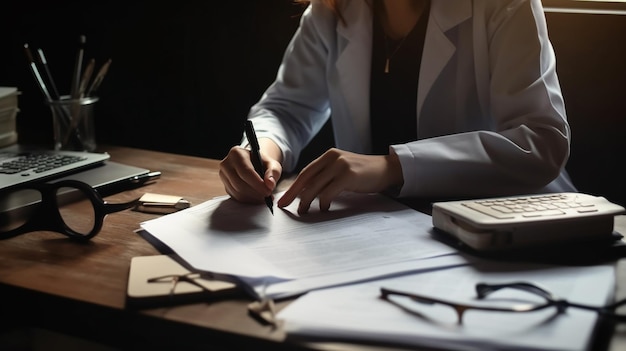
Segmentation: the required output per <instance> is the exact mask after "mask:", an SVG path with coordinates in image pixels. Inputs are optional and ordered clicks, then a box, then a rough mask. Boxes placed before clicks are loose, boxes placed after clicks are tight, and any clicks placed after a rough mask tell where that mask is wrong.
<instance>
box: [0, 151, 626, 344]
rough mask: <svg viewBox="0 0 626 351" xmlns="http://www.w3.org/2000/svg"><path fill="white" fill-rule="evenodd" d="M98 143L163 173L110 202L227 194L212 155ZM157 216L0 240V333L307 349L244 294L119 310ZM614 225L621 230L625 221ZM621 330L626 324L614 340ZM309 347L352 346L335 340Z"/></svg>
mask: <svg viewBox="0 0 626 351" xmlns="http://www.w3.org/2000/svg"><path fill="white" fill-rule="evenodd" d="M102 151H106V152H108V153H110V154H111V160H113V161H116V162H120V163H125V164H129V165H135V166H139V167H144V168H148V169H150V170H159V171H161V172H162V176H161V178H160V179H159V180H158V181H157V182H155V183H152V184H149V185H146V186H144V187H141V188H138V189H133V190H129V191H126V192H123V193H119V194H115V195H112V196H109V197H107V200H108V201H110V202H117V201H120V202H121V201H125V200H130V199H133V198H136V197H138V196H140V195H141V194H143V193H145V192H156V193H163V194H171V195H180V196H183V197H185V198H186V199H188V200H189V201H191V203H192V204H199V203H201V202H204V201H206V200H208V199H210V198H213V197H215V196H219V195H224V194H225V191H224V188H223V186H222V184H221V182H220V180H219V176H218V173H217V168H218V161H216V160H210V159H203V158H197V157H190V156H182V155H173V154H167V153H160V152H154V151H147V150H138V149H130V148H123V147H104V148H103V149H102ZM156 216H157V215H151V214H145V213H140V212H135V211H124V212H120V213H114V214H111V215H109V216H108V217H107V218H106V219H105V224H104V227H103V229H102V231H101V232H100V234H98V235H97V236H96V237H94V238H93V239H92V240H91V241H90V242H88V243H86V244H78V243H75V242H72V241H69V240H67V239H65V237H64V236H62V235H60V234H56V233H50V232H37V233H29V234H25V235H22V236H19V237H16V238H12V239H9V240H4V241H0V296H1V297H2V298H1V299H0V311H1V312H0V313H1V316H2V318H0V328H1V329H0V331H2V330H7V329H9V328H15V327H19V326H25V327H38V328H43V329H48V330H53V331H58V332H61V333H64V334H67V335H74V336H79V337H88V338H90V339H91V340H94V341H97V342H100V343H103V344H105V345H110V346H113V347H118V348H124V349H126V348H133V349H134V348H140V349H149V348H157V349H167V348H176V349H182V348H186V349H206V348H211V349H216V347H217V345H226V346H225V347H224V348H225V349H264V348H265V347H269V348H271V349H283V348H284V349H297V348H301V347H304V345H301V344H296V343H292V342H285V334H284V332H282V331H281V330H273V329H272V328H271V327H269V326H263V325H262V324H260V323H259V322H257V321H256V320H255V319H253V318H252V317H250V316H249V315H248V313H247V309H246V306H247V304H248V303H249V302H250V301H249V300H247V299H245V298H240V299H228V300H222V301H215V302H210V303H199V304H191V305H183V306H177V307H170V308H156V309H148V310H141V311H132V310H128V309H126V308H125V298H126V286H127V279H128V270H129V267H130V261H131V259H132V258H133V257H135V256H146V255H156V254H159V252H158V251H157V250H156V249H155V248H154V247H153V246H152V245H151V244H149V243H148V242H147V241H145V240H144V239H143V238H142V237H140V236H139V235H138V234H136V233H134V230H135V229H138V228H139V223H140V222H142V221H146V220H149V219H152V218H155V217H156ZM620 223H621V224H619V225H621V226H622V229H624V228H626V226H625V225H626V222H625V221H621V222H620ZM623 232H626V231H623ZM282 305H284V303H283V304H282ZM279 307H280V305H279ZM624 335H626V332H624V333H621V338H624ZM620 345H621V346H623V345H624V344H623V343H619V345H618V346H620ZM0 346H1V345H0ZM316 347H321V348H334V349H349V348H351V347H350V345H341V344H335V343H325V344H316ZM352 348H355V347H352ZM356 348H357V349H363V348H364V347H363V346H357V347H356ZM615 350H617V349H615Z"/></svg>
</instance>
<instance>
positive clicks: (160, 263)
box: [126, 255, 242, 308]
mask: <svg viewBox="0 0 626 351" xmlns="http://www.w3.org/2000/svg"><path fill="white" fill-rule="evenodd" d="M179 277H186V278H185V279H177V278H179ZM189 280H191V281H192V282H193V283H192V282H189ZM196 284H198V285H200V286H198V285H196ZM240 294H242V290H241V289H240V288H239V287H238V286H237V285H236V284H235V283H232V282H228V281H224V280H220V279H215V278H214V277H211V276H210V274H209V273H205V274H201V273H199V272H193V271H191V270H189V269H187V268H185V267H183V266H182V265H181V264H180V263H178V262H176V260H175V259H174V258H172V257H171V256H169V255H154V256H138V257H133V258H132V259H131V262H130V270H129V274H128V286H127V293H126V306H127V307H130V308H149V307H164V306H172V305H178V304H185V303H197V302H204V301H211V300H215V299H218V298H223V297H232V296H237V295H240Z"/></svg>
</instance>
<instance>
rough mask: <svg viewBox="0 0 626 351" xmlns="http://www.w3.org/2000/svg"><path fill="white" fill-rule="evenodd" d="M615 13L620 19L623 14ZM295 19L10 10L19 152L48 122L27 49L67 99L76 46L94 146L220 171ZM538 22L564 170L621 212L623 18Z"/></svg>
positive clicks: (252, 3)
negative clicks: (558, 94)
mask: <svg viewBox="0 0 626 351" xmlns="http://www.w3.org/2000/svg"><path fill="white" fill-rule="evenodd" d="M544 3H546V4H547V5H550V4H554V3H556V4H557V5H558V6H569V5H570V4H580V3H581V2H578V1H576V2H572V1H559V0H552V1H549V0H546V1H544ZM585 6H588V5H585ZM593 6H599V7H600V8H601V9H603V10H606V7H603V6H602V5H597V4H595V3H594V4H593ZM611 6H612V7H613V8H617V9H618V10H622V11H623V12H622V13H626V4H612V5H611ZM302 10H303V8H302V7H301V6H300V5H295V4H293V3H292V1H291V0H239V1H231V0H227V1H206V0H204V1H200V0H195V1H194V0H179V1H175V2H166V3H163V2H157V1H155V2H148V1H127V2H126V3H123V4H119V3H117V2H112V3H105V2H95V1H82V2H80V1H67V0H63V1H55V2H50V3H43V2H42V3H37V2H25V1H22V2H18V1H10V2H8V1H7V2H4V3H3V10H2V21H0V48H2V51H1V55H0V85H4V86H16V87H18V88H19V90H20V91H21V92H22V95H21V96H20V109H21V111H20V113H19V114H18V133H19V138H20V141H21V142H25V143H29V142H38V143H40V142H42V141H45V142H49V143H51V139H52V131H51V121H52V118H51V114H50V111H49V110H48V108H47V107H46V106H45V105H44V99H43V96H42V94H41V92H40V91H39V90H38V88H37V85H36V84H35V81H34V79H33V77H32V75H31V72H30V71H29V68H28V65H27V62H26V58H25V56H24V52H23V45H24V43H28V44H29V45H30V47H31V48H32V49H33V50H36V49H37V48H42V49H43V50H44V51H45V52H46V56H47V58H48V61H49V64H50V66H51V69H52V72H53V75H54V77H55V80H56V82H57V85H58V86H59V89H60V90H61V92H62V93H63V92H64V93H68V92H69V86H70V77H71V72H72V67H73V65H74V61H75V55H76V48H77V44H78V38H79V36H80V35H81V34H84V35H86V37H87V44H86V54H85V59H86V60H87V59H89V58H94V59H96V67H99V66H100V65H101V64H102V63H103V62H104V61H105V60H107V59H108V58H111V59H112V60H113V63H112V65H111V69H110V70H109V73H108V75H107V77H106V78H105V80H104V82H103V84H102V86H101V88H100V90H99V91H98V94H97V95H98V96H99V97H100V101H99V102H98V103H97V106H96V127H97V140H98V143H100V144H117V145H125V146H132V147H139V148H146V149H153V150H160V151H167V152H174V153H181V154H188V155H195V156H201V157H209V158H217V159H221V158H222V157H224V156H225V155H226V153H227V152H228V149H229V148H230V147H231V146H232V145H234V144H237V143H238V142H239V140H240V138H241V134H242V125H243V121H244V120H245V117H246V114H247V112H248V109H249V107H250V106H251V105H252V104H253V103H255V102H256V101H257V100H258V98H259V97H260V96H261V94H262V93H263V91H264V89H265V88H266V87H267V86H268V85H269V84H270V83H271V81H272V80H273V78H274V76H275V74H276V69H277V68H278V65H279V63H280V59H281V57H282V54H283V51H284V49H285V47H286V45H287V43H288V41H289V39H290V37H291V35H292V34H293V31H294V30H295V29H296V27H297V25H298V21H299V14H300V13H301V12H302ZM546 17H547V20H548V28H549V31H550V36H551V39H552V42H553V44H554V47H555V51H556V53H557V61H558V66H557V69H558V73H559V77H560V79H561V84H562V88H563V94H564V98H565V102H566V107H567V112H568V119H569V121H570V124H571V127H572V136H573V137H572V155H571V158H570V161H569V163H568V165H567V168H568V170H569V171H570V174H571V175H572V178H573V180H574V182H575V184H576V185H577V186H578V187H579V189H580V190H581V191H584V192H589V193H591V194H595V195H604V196H606V197H608V198H609V199H610V200H613V201H615V202H619V203H621V204H623V205H626V179H625V178H626V176H625V175H624V171H623V168H624V161H625V160H626V158H625V156H624V153H625V152H626V88H625V87H624V86H625V85H626V15H624V14H621V15H620V14H594V13H571V12H568V11H561V10H559V11H558V12H552V11H548V12H547V13H546ZM329 138H330V128H328V127H327V128H325V129H324V132H323V134H322V137H321V138H320V139H319V140H317V141H316V142H315V143H314V145H312V146H311V147H310V148H309V150H307V153H306V154H305V156H304V157H303V159H304V160H305V161H306V160H307V159H309V158H310V157H313V156H315V155H317V154H318V153H319V152H321V150H323V149H324V148H325V147H327V146H328V145H331V142H330V140H329Z"/></svg>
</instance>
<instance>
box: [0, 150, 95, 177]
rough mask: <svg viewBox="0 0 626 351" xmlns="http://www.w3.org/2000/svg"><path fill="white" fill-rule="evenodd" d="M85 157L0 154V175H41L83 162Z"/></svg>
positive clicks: (33, 153)
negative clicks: (22, 173) (29, 173)
mask: <svg viewBox="0 0 626 351" xmlns="http://www.w3.org/2000/svg"><path fill="white" fill-rule="evenodd" d="M85 159H86V157H80V156H73V155H58V154H52V153H43V152H32V153H31V152H26V153H19V154H16V153H6V152H5V153H0V174H17V173H21V172H27V171H28V172H34V173H42V172H46V171H50V170H53V169H55V168H59V167H63V166H66V165H69V164H72V163H76V162H79V161H83V160H85Z"/></svg>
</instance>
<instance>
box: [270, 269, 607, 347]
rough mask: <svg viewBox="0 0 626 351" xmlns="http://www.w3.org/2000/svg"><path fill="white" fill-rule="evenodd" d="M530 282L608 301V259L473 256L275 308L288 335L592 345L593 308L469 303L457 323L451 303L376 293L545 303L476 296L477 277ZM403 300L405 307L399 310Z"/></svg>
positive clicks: (518, 296)
mask: <svg viewBox="0 0 626 351" xmlns="http://www.w3.org/2000/svg"><path fill="white" fill-rule="evenodd" d="M519 281H525V282H532V283H534V284H537V285H539V286H541V287H543V288H544V289H547V290H549V291H550V292H551V293H553V294H555V295H556V296H558V297H560V298H564V299H566V300H569V301H571V302H578V303H586V304H589V305H593V306H602V305H605V304H606V303H607V302H608V301H609V299H610V297H611V296H612V293H613V289H614V284H615V274H614V268H613V266H612V265H606V266H604V265H603V266H589V267H557V266H547V265H536V264H514V263H507V262H495V261H494V262H487V261H484V262H476V263H473V264H471V265H467V266H460V267H455V268H449V269H444V270H437V271H433V272H426V273H420V274H413V275H404V276H401V277H397V278H387V279H381V280H376V281H372V282H368V283H363V284H354V285H349V286H345V287H339V288H330V289H323V290H319V291H313V292H309V293H307V294H306V295H304V296H302V297H299V298H298V299H297V300H295V301H294V302H292V303H291V304H289V305H288V306H286V307H285V308H284V309H283V310H282V311H280V312H279V313H278V318H279V319H281V320H283V323H284V326H285V329H286V331H287V333H288V336H289V337H297V338H305V339H306V338H307V337H309V338H312V339H313V340H315V339H316V338H320V337H321V338H323V339H324V340H336V339H339V340H350V341H364V342H367V341H370V342H377V343H378V342H385V343H389V344H395V345H403V346H416V345H419V346H422V347H434V348H444V349H450V350H504V349H506V350H570V351H583V350H588V349H590V347H591V345H590V343H591V341H592V337H593V332H594V327H595V324H596V321H597V318H598V315H597V313H596V312H594V311H587V310H581V309H577V308H573V307H570V308H568V309H566V310H565V311H564V312H563V313H558V312H557V310H556V308H554V307H550V308H545V309H542V310H538V311H535V312H493V311H478V310H467V311H465V313H464V315H463V322H462V324H458V322H457V315H456V313H455V311H454V309H453V308H451V307H450V306H445V305H441V304H434V305H429V304H426V303H418V302H416V301H414V300H410V299H408V298H405V297H392V298H391V300H392V301H393V302H394V303H397V305H396V304H394V303H391V302H389V301H386V300H383V299H381V298H380V288H381V287H386V288H390V289H397V290H400V291H405V292H409V293H413V294H421V295H424V296H430V297H436V298H438V299H443V300H447V301H452V302H458V303H464V304H470V305H477V304H478V305H484V306H511V305H525V304H542V303H545V302H546V300H545V299H543V298H541V297H539V296H537V295H534V294H530V293H528V292H524V291H520V290H514V289H503V290H499V291H497V292H494V293H492V294H491V295H489V296H488V297H486V298H485V299H482V300H479V299H477V298H476V290H475V285H476V283H478V282H486V283H508V282H519ZM401 307H407V308H408V309H407V310H405V309H402V308H401Z"/></svg>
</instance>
